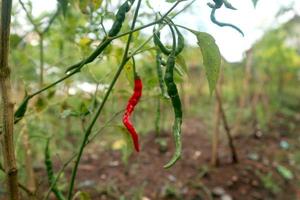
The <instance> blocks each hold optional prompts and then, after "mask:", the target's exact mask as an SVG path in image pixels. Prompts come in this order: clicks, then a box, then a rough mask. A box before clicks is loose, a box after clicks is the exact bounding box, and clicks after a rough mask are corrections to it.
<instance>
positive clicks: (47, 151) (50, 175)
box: [45, 139, 65, 200]
mask: <svg viewBox="0 0 300 200" xmlns="http://www.w3.org/2000/svg"><path fill="white" fill-rule="evenodd" d="M45 165H46V171H47V175H48V183H49V185H50V187H52V189H51V190H52V192H53V193H54V195H55V196H56V198H57V199H58V200H65V197H64V196H63V194H62V193H61V191H60V190H59V189H58V188H57V186H56V183H54V181H55V177H54V173H53V165H52V161H51V155H50V149H49V139H47V143H46V148H45Z"/></svg>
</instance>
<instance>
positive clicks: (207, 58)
mask: <svg viewBox="0 0 300 200" xmlns="http://www.w3.org/2000/svg"><path fill="white" fill-rule="evenodd" d="M193 33H194V34H195V35H196V37H197V40H198V45H199V46H200V49H201V52H202V57H203V64H204V67H205V70H206V76H207V80H208V84H209V90H210V93H212V92H213V91H214V89H215V87H216V84H217V82H218V78H219V72H220V67H221V54H220V50H219V47H218V46H217V44H216V43H215V39H214V38H213V37H212V36H211V35H210V34H208V33H204V32H196V31H193Z"/></svg>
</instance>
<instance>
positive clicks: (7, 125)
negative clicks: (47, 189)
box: [0, 0, 20, 200]
mask: <svg viewBox="0 0 300 200" xmlns="http://www.w3.org/2000/svg"><path fill="white" fill-rule="evenodd" d="M11 7H12V0H2V1H1V24H0V31H1V33H0V88H1V98H2V106H3V110H2V111H3V112H2V117H3V118H2V124H3V140H2V145H3V159H4V169H5V172H6V178H7V189H8V199H10V200H19V199H20V197H19V188H18V170H17V164H16V158H15V148H14V141H13V131H14V102H13V100H12V88H11V82H10V68H9V66H8V54H9V35H10V21H11Z"/></svg>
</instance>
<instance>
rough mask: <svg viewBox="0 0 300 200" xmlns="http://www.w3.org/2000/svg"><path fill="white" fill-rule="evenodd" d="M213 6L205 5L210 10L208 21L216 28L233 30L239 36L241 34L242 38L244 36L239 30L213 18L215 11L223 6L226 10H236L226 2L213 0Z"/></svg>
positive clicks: (210, 4)
mask: <svg viewBox="0 0 300 200" xmlns="http://www.w3.org/2000/svg"><path fill="white" fill-rule="evenodd" d="M213 1H214V3H215V4H212V3H207V5H208V6H209V7H210V8H211V9H212V10H211V14H210V19H211V21H212V22H213V23H214V24H216V25H218V26H221V27H223V26H229V27H231V28H233V29H235V30H237V31H238V32H239V33H240V34H242V36H244V33H243V31H242V30H241V29H239V28H238V27H237V26H235V25H233V24H229V23H224V22H219V21H218V20H217V19H216V17H215V14H216V10H217V9H220V8H221V7H222V6H223V5H224V6H225V7H226V8H228V9H231V10H236V8H235V7H233V6H232V5H231V4H230V3H229V2H228V1H227V0H213Z"/></svg>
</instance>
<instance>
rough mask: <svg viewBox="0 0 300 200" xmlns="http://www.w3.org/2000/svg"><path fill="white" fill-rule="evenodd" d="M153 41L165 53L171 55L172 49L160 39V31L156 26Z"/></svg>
mask: <svg viewBox="0 0 300 200" xmlns="http://www.w3.org/2000/svg"><path fill="white" fill-rule="evenodd" d="M153 41H154V44H155V45H156V46H157V47H158V48H159V49H160V50H161V52H162V53H163V54H165V55H170V53H171V50H170V49H168V48H167V47H165V46H164V44H163V43H162V42H161V41H160V32H157V31H156V30H155V28H154V29H153Z"/></svg>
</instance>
